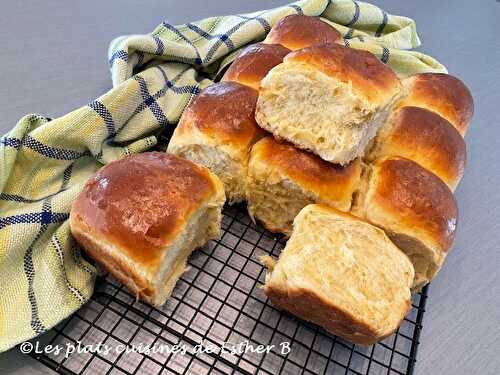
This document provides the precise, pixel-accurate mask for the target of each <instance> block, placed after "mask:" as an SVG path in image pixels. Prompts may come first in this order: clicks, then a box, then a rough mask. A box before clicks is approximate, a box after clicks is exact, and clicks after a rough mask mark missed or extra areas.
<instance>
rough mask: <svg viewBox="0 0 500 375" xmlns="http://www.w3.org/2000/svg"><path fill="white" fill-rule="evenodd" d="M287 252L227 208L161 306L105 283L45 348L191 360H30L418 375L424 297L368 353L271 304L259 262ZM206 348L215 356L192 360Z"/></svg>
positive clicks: (89, 356) (161, 369)
mask: <svg viewBox="0 0 500 375" xmlns="http://www.w3.org/2000/svg"><path fill="white" fill-rule="evenodd" d="M284 244H285V242H284V241H283V239H281V238H276V236H274V235H273V234H271V233H269V232H267V231H265V230H264V229H263V228H261V227H260V226H258V225H255V224H253V223H252V222H251V221H250V219H249V218H248V215H247V214H246V211H245V208H244V207H243V206H233V207H226V208H225V209H224V217H223V222H222V237H221V239H220V240H218V241H212V242H210V243H209V244H208V245H207V246H205V247H203V248H201V249H199V250H197V251H196V252H195V253H194V254H193V255H192V256H191V258H190V260H189V264H190V268H189V270H188V271H187V272H186V273H185V274H184V275H183V276H182V278H181V279H180V281H179V282H178V283H177V285H176V287H175V290H174V292H173V295H172V297H171V298H170V299H169V300H168V301H167V303H166V304H165V305H164V306H162V307H161V308H153V307H151V306H149V305H146V304H144V303H142V302H139V301H136V299H135V297H134V296H133V295H131V294H130V293H129V292H128V291H127V290H126V289H124V287H123V286H122V285H121V284H120V283H118V282H116V281H115V280H114V279H112V278H111V277H107V278H105V279H102V280H99V282H98V284H97V286H96V292H95V294H94V296H93V297H92V300H91V301H90V302H89V303H87V304H86V305H85V306H84V307H83V308H82V309H81V310H79V311H78V312H77V313H75V314H74V315H72V316H71V317H70V318H68V319H67V320H65V321H64V322H62V323H61V324H59V325H58V326H57V327H56V328H54V329H53V330H52V331H51V333H50V335H49V336H50V338H48V339H47V340H46V342H45V344H44V345H66V343H71V344H73V345H77V344H78V342H80V345H81V346H82V347H83V346H85V345H95V344H97V343H99V342H103V343H105V344H106V345H107V346H109V347H111V348H116V347H118V346H121V348H123V347H124V346H126V345H132V344H135V345H139V344H142V345H149V346H152V347H159V346H160V345H165V346H166V347H172V346H173V345H182V346H184V347H185V348H186V350H187V352H186V353H185V354H180V353H178V354H174V353H166V352H163V353H137V352H131V353H125V352H121V353H119V354H117V353H116V352H115V351H113V350H112V351H111V352H110V353H108V354H103V353H96V352H93V353H74V354H71V355H69V356H68V357H65V356H64V355H63V354H59V355H55V354H36V353H32V354H31V355H32V356H33V357H34V358H36V359H37V360H39V361H40V362H42V363H44V364H45V365H47V366H48V367H50V368H52V369H54V370H56V371H57V372H59V373H62V374H149V373H151V374H157V373H162V374H196V375H201V374H208V373H214V374H271V375H275V374H281V373H283V374H298V373H301V374H357V375H361V374H412V373H413V368H414V365H415V361H416V352H417V346H418V342H419V335H420V331H421V328H422V318H423V313H424V311H425V310H424V307H425V301H426V298H427V288H424V289H423V291H422V292H421V293H418V294H416V295H415V296H414V298H413V304H412V310H411V312H410V313H409V314H408V316H407V317H406V318H405V319H404V321H403V323H402V325H401V327H400V328H399V330H398V331H397V332H396V333H395V334H394V335H392V336H390V337H388V338H386V339H385V340H383V341H382V342H380V343H377V344H376V345H373V346H370V347H361V346H355V345H352V344H350V343H348V342H345V341H343V340H341V339H339V338H337V337H335V336H332V335H330V334H328V333H326V332H325V331H323V330H322V329H321V328H319V327H317V326H315V325H313V324H310V323H307V322H304V321H301V320H299V319H297V318H295V317H293V316H291V315H289V314H287V313H285V312H282V311H280V310H278V309H276V308H275V307H273V306H272V305H271V304H270V303H269V301H268V300H267V298H266V296H265V295H264V293H263V292H262V291H261V290H260V288H259V287H260V285H261V284H262V283H263V280H264V275H265V270H264V269H263V267H262V265H261V264H260V262H259V260H258V257H259V256H260V255H263V254H271V255H273V256H276V257H277V256H278V255H279V252H280V251H281V249H282V248H283V247H284ZM225 342H226V343H231V344H233V345H236V344H240V343H245V342H247V343H248V346H247V347H246V348H248V347H249V346H250V345H253V346H254V348H256V346H257V345H259V344H263V345H275V347H274V348H272V349H271V350H270V351H269V352H264V353H256V352H252V351H249V350H241V351H239V352H236V353H230V352H227V350H226V351H225V352H223V351H222V350H221V347H222V345H223V343H225ZM283 342H289V343H290V349H291V350H290V352H288V353H286V352H282V350H281V347H280V344H281V343H283ZM200 343H203V347H204V348H209V347H211V348H212V349H214V352H205V353H194V351H195V349H196V345H198V344H200ZM198 348H199V347H198ZM217 349H218V350H217ZM226 349H229V347H226ZM240 349H241V347H240Z"/></svg>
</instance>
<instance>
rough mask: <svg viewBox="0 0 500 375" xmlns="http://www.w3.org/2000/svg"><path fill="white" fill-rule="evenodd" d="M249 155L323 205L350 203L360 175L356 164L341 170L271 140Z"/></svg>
mask: <svg viewBox="0 0 500 375" xmlns="http://www.w3.org/2000/svg"><path fill="white" fill-rule="evenodd" d="M252 154H253V155H252V157H253V158H258V159H260V160H261V161H263V162H265V163H266V164H268V165H269V166H270V167H274V168H276V169H278V170H279V171H280V172H281V173H283V174H285V175H287V176H288V177H289V178H290V179H291V180H293V181H294V182H296V183H297V184H298V185H299V186H301V188H303V189H304V190H306V191H312V192H314V193H316V194H318V196H319V197H321V198H322V201H325V202H328V201H349V202H350V201H351V198H352V193H353V191H354V189H355V186H356V185H357V183H358V181H359V178H360V175H361V163H360V162H359V160H355V161H353V162H351V163H349V164H348V165H347V166H344V167H343V166H341V165H340V164H332V163H329V162H326V161H324V160H322V159H321V158H320V157H318V156H316V155H314V154H312V153H310V152H307V151H304V150H300V149H297V148H295V147H294V146H293V145H291V144H290V143H287V142H284V141H278V140H276V139H275V138H273V137H271V136H268V137H266V138H264V139H261V140H260V141H259V142H258V143H256V144H255V146H254V147H253V149H252Z"/></svg>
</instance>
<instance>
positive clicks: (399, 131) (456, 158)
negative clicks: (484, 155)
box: [370, 107, 467, 191]
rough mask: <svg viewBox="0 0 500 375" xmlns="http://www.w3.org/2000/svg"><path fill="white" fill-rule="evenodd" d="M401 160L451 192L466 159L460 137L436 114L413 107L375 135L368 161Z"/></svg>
mask: <svg viewBox="0 0 500 375" xmlns="http://www.w3.org/2000/svg"><path fill="white" fill-rule="evenodd" d="M384 156H401V157H405V158H407V159H410V160H413V161H414V162H417V163H418V164H420V165H421V166H422V167H424V168H425V169H428V170H429V171H431V172H433V173H434V174H435V175H437V176H438V177H440V178H441V179H442V180H443V181H444V182H445V183H446V184H447V185H448V187H449V188H450V189H451V190H452V191H453V190H455V188H456V186H457V185H458V183H459V182H460V180H461V178H462V175H463V173H464V168H465V162H466V159H467V154H466V149H465V142H464V140H463V138H462V136H461V135H460V133H459V132H458V131H457V130H456V129H455V128H454V127H453V125H451V124H450V123H449V122H448V121H447V120H445V119H444V118H442V117H441V116H439V115H438V114H436V113H434V112H431V111H428V110H426V109H423V108H417V107H401V108H399V109H398V110H396V111H395V112H394V113H393V114H392V115H391V116H390V118H389V120H388V122H387V124H385V125H384V126H383V127H382V129H381V130H380V132H379V134H378V135H377V139H376V141H375V147H374V149H373V151H372V152H371V155H370V159H371V160H373V159H376V158H380V157H384Z"/></svg>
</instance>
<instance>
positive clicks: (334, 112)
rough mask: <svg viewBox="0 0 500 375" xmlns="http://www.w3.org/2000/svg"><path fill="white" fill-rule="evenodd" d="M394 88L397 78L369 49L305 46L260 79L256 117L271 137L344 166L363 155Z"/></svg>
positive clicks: (396, 89)
mask: <svg viewBox="0 0 500 375" xmlns="http://www.w3.org/2000/svg"><path fill="white" fill-rule="evenodd" d="M399 91H400V82H399V79H398V78H397V77H396V75H395V74H394V73H393V72H392V71H391V70H390V69H389V68H388V67H386V66H385V65H384V64H382V63H381V62H380V61H379V60H378V59H377V58H376V57H375V56H374V55H373V54H371V53H370V52H367V51H361V50H354V49H350V48H347V47H343V46H340V45H324V46H317V47H310V48H304V49H302V50H299V51H295V52H292V53H290V54H288V55H287V56H286V57H285V59H284V61H283V63H282V64H279V65H277V66H276V67H274V68H273V69H271V71H270V72H269V73H268V74H267V76H266V77H265V78H264V79H263V80H262V82H261V89H260V92H259V100H258V102H257V111H256V120H257V122H258V124H259V125H260V126H261V127H263V128H264V129H266V130H268V131H270V132H271V133H273V134H274V135H275V136H276V137H278V138H283V139H286V140H288V141H289V142H291V143H293V144H294V145H296V146H297V147H300V148H303V149H306V150H310V151H312V152H314V153H315V154H317V155H319V156H320V157H321V158H322V159H324V160H327V161H331V162H335V163H340V164H343V165H345V164H347V163H349V162H350V161H351V160H353V159H355V158H356V157H358V156H361V155H363V154H364V151H365V148H366V146H367V144H368V143H369V142H370V140H371V139H372V138H373V137H375V134H376V133H377V130H378V129H379V127H380V125H381V124H382V123H383V122H384V121H385V120H386V117H387V115H388V113H389V110H390V109H391V105H392V104H393V102H394V101H395V100H396V99H397V98H398V95H399Z"/></svg>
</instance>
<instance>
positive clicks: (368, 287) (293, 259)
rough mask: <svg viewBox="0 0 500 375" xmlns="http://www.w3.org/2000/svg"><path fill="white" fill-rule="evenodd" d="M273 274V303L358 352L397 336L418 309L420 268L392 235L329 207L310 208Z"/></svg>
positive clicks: (272, 265) (269, 278)
mask: <svg viewBox="0 0 500 375" xmlns="http://www.w3.org/2000/svg"><path fill="white" fill-rule="evenodd" d="M263 260H264V262H265V263H267V266H268V267H269V270H268V272H267V275H266V281H265V285H264V287H263V288H264V292H265V293H266V294H267V295H268V296H269V298H270V299H271V302H272V303H273V304H274V305H276V306H278V307H280V308H282V309H284V310H287V311H289V312H291V313H292V314H295V315H297V316H299V317H300V318H302V319H306V320H309V321H311V322H313V323H316V324H318V325H320V326H322V327H323V328H325V329H326V330H327V331H329V332H331V333H332V334H334V335H337V336H340V337H342V338H343V339H345V340H348V341H350V342H353V343H355V344H361V345H370V344H373V343H375V342H377V341H379V340H382V339H383V338H384V337H387V336H389V335H390V334H392V333H393V332H394V331H395V330H396V329H397V328H398V326H399V324H400V323H401V320H402V319H403V317H404V316H405V315H406V313H407V312H408V310H409V308H410V306H411V294H410V286H411V283H412V281H413V266H412V264H411V262H410V261H409V260H408V257H407V256H406V255H404V254H403V253H402V252H401V251H400V250H399V249H398V248H397V247H396V246H394V244H393V243H392V242H391V241H390V240H389V239H388V238H387V236H386V235H385V233H384V232H383V231H382V230H380V229H378V228H376V227H374V226H372V225H370V224H368V223H366V222H365V221H363V220H360V219H357V218H355V217H353V216H351V215H349V214H346V213H342V212H340V211H337V210H335V209H333V208H330V207H328V206H324V205H316V204H314V205H309V206H306V207H305V208H304V209H303V210H302V211H300V213H299V215H298V216H297V217H296V218H295V221H294V224H293V233H292V236H291V237H290V240H289V241H288V242H287V244H286V247H285V249H284V250H283V251H282V253H281V255H280V257H279V260H278V261H277V262H274V261H273V260H272V259H271V258H270V257H265V258H264V259H263Z"/></svg>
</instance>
